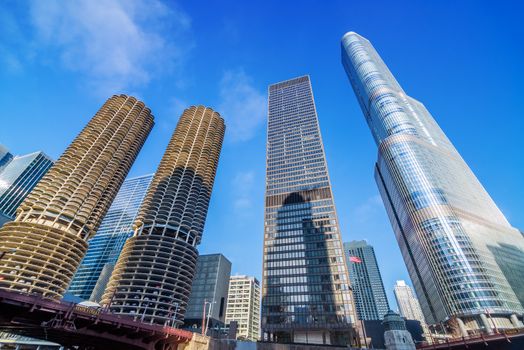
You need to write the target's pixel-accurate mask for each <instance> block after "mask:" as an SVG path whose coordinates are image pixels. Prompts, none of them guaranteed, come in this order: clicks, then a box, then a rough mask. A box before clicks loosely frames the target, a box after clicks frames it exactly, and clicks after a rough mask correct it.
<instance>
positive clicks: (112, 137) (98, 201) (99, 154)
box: [0, 95, 153, 298]
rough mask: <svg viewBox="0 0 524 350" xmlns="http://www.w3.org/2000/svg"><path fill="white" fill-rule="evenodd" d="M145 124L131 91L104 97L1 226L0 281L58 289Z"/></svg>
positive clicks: (40, 290)
mask: <svg viewBox="0 0 524 350" xmlns="http://www.w3.org/2000/svg"><path fill="white" fill-rule="evenodd" d="M152 127H153V116H152V115H151V111H150V110H149V108H147V107H146V106H145V105H144V103H142V102H140V101H138V100H137V99H135V98H133V97H129V96H125V95H119V96H116V95H115V96H113V97H111V98H110V99H108V100H107V101H106V103H104V105H103V106H102V107H101V108H100V109H99V110H98V112H97V113H96V114H95V116H94V117H93V118H92V119H91V120H90V121H89V123H88V124H87V125H86V126H85V127H84V128H83V129H82V131H81V132H80V134H79V135H78V136H77V137H76V138H75V139H74V140H73V142H72V143H71V144H70V145H69V147H68V148H67V149H66V150H65V152H64V153H63V154H62V155H61V156H60V158H59V159H58V160H57V161H56V163H55V164H54V165H53V166H52V167H51V169H49V171H48V172H47V173H46V175H45V176H44V177H43V178H42V179H41V180H40V182H39V183H38V184H37V185H36V187H35V188H34V189H33V190H32V191H31V193H30V194H29V195H28V196H27V197H26V199H25V200H24V201H23V202H22V204H21V205H20V206H19V207H18V209H17V215H16V219H15V221H13V222H9V223H7V224H5V225H4V226H3V227H2V228H1V229H0V251H9V252H10V253H8V254H6V255H5V256H4V257H3V259H2V260H0V276H1V277H2V280H1V281H0V288H3V289H8V290H13V291H19V292H23V293H29V294H39V295H42V296H43V297H47V298H61V297H62V296H63V294H64V293H65V291H66V289H67V287H68V286H69V283H70V282H71V279H72V278H73V275H74V273H75V271H76V270H77V268H78V265H79V264H80V261H81V260H82V258H83V257H84V254H85V252H86V250H87V241H88V240H89V239H90V238H91V237H92V236H93V235H94V234H95V232H96V231H97V229H98V226H99V225H100V222H101V221H102V218H103V217H104V215H105V213H106V212H107V210H108V208H109V206H110V204H111V202H112V201H113V199H114V198H115V196H116V194H117V192H118V189H119V188H120V186H121V184H122V182H123V181H124V179H125V177H126V175H127V173H128V172H129V169H130V168H131V165H132V164H133V162H134V160H135V158H136V156H137V155H138V152H139V151H140V149H141V148H142V145H143V143H144V141H145V140H146V137H147V136H148V134H149V132H150V131H151V128H152ZM13 250H14V252H13Z"/></svg>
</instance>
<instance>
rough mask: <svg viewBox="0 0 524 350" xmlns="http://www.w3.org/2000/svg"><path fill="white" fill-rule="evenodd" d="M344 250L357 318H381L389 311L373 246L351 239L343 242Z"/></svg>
mask: <svg viewBox="0 0 524 350" xmlns="http://www.w3.org/2000/svg"><path fill="white" fill-rule="evenodd" d="M344 251H345V252H346V261H347V262H348V269H349V278H350V280H351V286H352V287H353V295H354V297H355V306H356V307H357V315H358V318H359V319H361V320H381V319H383V318H384V315H385V314H386V313H387V312H388V311H389V303H388V298H387V297H386V290H385V289H384V283H383V282H382V276H381V275H380V270H379V268H378V264H377V258H376V256H375V250H374V249H373V246H371V245H369V244H367V242H366V241H351V242H348V243H344ZM351 257H353V260H354V261H352V259H350V258H351ZM355 258H356V259H355Z"/></svg>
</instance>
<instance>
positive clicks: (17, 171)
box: [0, 152, 53, 219]
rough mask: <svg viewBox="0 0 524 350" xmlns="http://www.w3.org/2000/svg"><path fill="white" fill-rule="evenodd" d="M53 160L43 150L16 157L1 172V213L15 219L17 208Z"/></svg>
mask: <svg viewBox="0 0 524 350" xmlns="http://www.w3.org/2000/svg"><path fill="white" fill-rule="evenodd" d="M52 165H53V161H52V160H51V159H50V158H49V157H48V156H47V155H45V154H44V153H43V152H35V153H31V154H27V155H25V156H17V157H14V158H13V159H12V160H11V161H10V162H9V163H7V165H6V166H5V167H4V170H3V171H2V172H0V213H2V214H4V215H6V216H8V217H10V218H11V219H14V217H15V214H16V209H17V208H18V207H19V206H20V204H21V203H22V201H23V200H24V199H25V197H27V195H28V194H29V192H31V190H32V189H33V188H34V187H35V186H36V184H38V181H40V179H41V178H42V177H43V176H44V175H45V173H46V172H47V171H48V170H49V168H51V166H52Z"/></svg>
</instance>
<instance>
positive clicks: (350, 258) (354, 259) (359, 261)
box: [349, 256, 362, 263]
mask: <svg viewBox="0 0 524 350" xmlns="http://www.w3.org/2000/svg"><path fill="white" fill-rule="evenodd" d="M349 261H351V262H354V263H361V262H362V260H360V258H359V257H358V256H350V257H349Z"/></svg>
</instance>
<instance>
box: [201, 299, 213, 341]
mask: <svg viewBox="0 0 524 350" xmlns="http://www.w3.org/2000/svg"><path fill="white" fill-rule="evenodd" d="M208 304H209V311H208V313H207V320H206V305H208ZM213 304H216V301H207V299H204V312H203V317H202V335H206V333H207V327H208V326H209V317H210V315H211V310H212V307H213Z"/></svg>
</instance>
